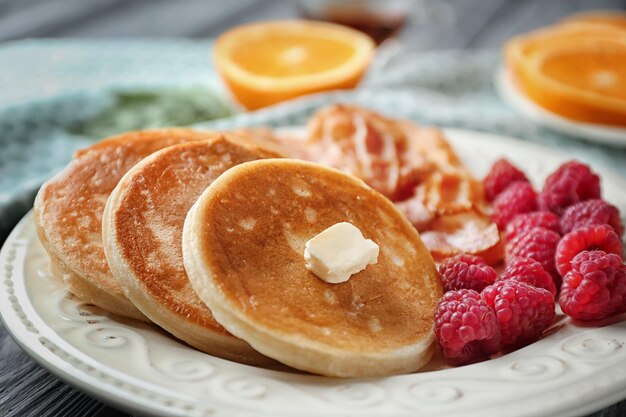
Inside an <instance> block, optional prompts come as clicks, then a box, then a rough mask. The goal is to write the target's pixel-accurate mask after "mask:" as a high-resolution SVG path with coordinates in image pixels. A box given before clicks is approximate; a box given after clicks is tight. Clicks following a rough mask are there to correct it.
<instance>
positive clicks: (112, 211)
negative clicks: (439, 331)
mask: <svg viewBox="0 0 626 417" xmlns="http://www.w3.org/2000/svg"><path fill="white" fill-rule="evenodd" d="M286 149H293V147H292V145H289V146H280V145H277V143H275V142H274V140H273V139H271V138H268V137H267V135H266V133H263V132H257V131H237V132H230V133H219V134H218V133H212V132H199V131H193V130H189V129H163V130H148V131H143V132H132V133H127V134H123V135H119V136H116V137H113V138H109V139H106V140H103V141H101V142H100V143H98V144H96V145H94V146H91V147H89V148H87V149H85V150H83V151H81V152H79V153H77V154H76V155H75V157H74V159H73V161H72V162H71V163H70V164H69V165H68V166H67V167H66V168H65V169H64V170H63V171H61V172H60V173H59V174H58V175H56V176H55V177H54V178H52V179H51V180H50V181H48V182H47V183H46V184H44V185H43V187H42V188H41V190H40V191H39V194H38V195H37V198H36V201H35V219H36V225H37V230H38V234H39V237H40V240H41V242H42V243H43V245H44V247H45V249H46V251H47V252H48V254H49V255H50V259H51V268H52V269H53V272H54V273H55V274H56V275H57V276H59V277H60V278H62V280H63V281H64V282H65V284H66V285H67V287H68V289H69V290H70V291H71V292H72V293H74V294H75V295H76V296H78V297H80V298H82V299H84V300H86V301H88V302H90V303H92V304H95V305H97V306H99V307H101V308H102V309H104V310H106V311H109V312H111V313H114V314H117V315H120V316H125V317H130V318H133V319H139V320H144V321H148V322H153V323H155V324H157V325H159V326H161V327H162V328H163V329H165V330H167V331H168V332H169V333H171V334H172V335H174V336H176V337H177V338H179V339H180V340H182V341H184V342H186V343H188V344H189V345H191V346H193V347H195V348H197V349H200V350H202V351H204V352H207V353H209V354H211V355H215V356H219V357H222V358H225V359H230V360H235V361H238V362H242V363H248V364H255V365H268V364H271V363H274V361H273V360H277V361H279V362H282V363H284V364H286V365H289V366H292V367H295V368H298V369H301V370H306V371H310V372H314V373H319V374H323V375H329V376H374V375H390V374H396V373H406V372H413V371H416V370H418V369H419V368H420V367H421V366H423V365H424V364H425V363H426V362H427V361H428V360H429V359H430V356H431V354H432V349H433V341H434V334H433V329H432V327H433V314H434V309H435V306H436V303H437V301H438V299H439V298H440V296H441V293H442V290H441V284H440V282H439V278H438V275H437V271H436V268H435V264H434V261H433V259H432V257H431V255H430V253H429V252H428V249H427V248H426V247H425V246H424V244H423V243H422V241H421V240H420V237H419V235H418V233H417V231H416V230H415V228H414V227H413V226H412V225H411V224H410V223H409V222H408V220H407V219H406V218H405V217H404V216H403V215H402V214H401V213H400V212H399V211H398V210H397V208H396V207H395V206H394V205H393V203H392V202H391V201H390V200H388V199H387V198H386V197H384V196H383V195H382V194H380V193H378V192H377V191H375V190H373V189H372V188H370V187H369V186H368V185H366V184H365V183H364V182H362V181H361V180H359V179H357V178H355V177H353V176H350V175H347V174H344V173H342V172H339V171H337V170H335V169H332V168H327V167H324V166H322V165H319V164H315V163H311V162H305V161H302V160H297V159H288V158H282V157H281V156H282V155H283V154H285V153H288V154H290V155H293V153H292V152H290V151H289V152H282V151H283V150H286ZM339 222H350V223H352V224H353V225H355V226H357V227H358V228H359V229H360V230H361V231H362V232H363V235H364V236H365V237H366V238H368V239H372V240H374V241H375V242H376V243H377V244H378V245H379V246H380V256H379V260H378V263H377V264H375V265H371V266H369V267H367V268H366V269H365V270H364V271H362V272H360V273H358V274H356V275H354V276H352V277H351V279H350V280H348V281H347V282H345V283H340V284H330V283H327V282H325V281H322V280H321V279H319V278H318V277H317V276H315V275H314V274H313V273H312V272H310V271H309V270H308V269H307V268H306V266H305V261H304V257H303V252H304V245H305V243H306V242H307V241H308V240H309V239H311V238H312V237H314V236H316V235H317V234H319V233H320V232H322V231H323V230H325V229H326V228H328V227H330V226H332V225H334V224H336V223H339Z"/></svg>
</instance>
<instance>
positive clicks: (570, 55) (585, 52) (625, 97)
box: [524, 38, 626, 126]
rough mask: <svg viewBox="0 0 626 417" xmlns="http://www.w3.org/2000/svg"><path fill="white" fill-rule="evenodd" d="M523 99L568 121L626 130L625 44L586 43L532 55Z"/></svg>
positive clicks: (593, 40)
mask: <svg viewBox="0 0 626 417" xmlns="http://www.w3.org/2000/svg"><path fill="white" fill-rule="evenodd" d="M528 69H529V72H528V74H527V75H528V79H527V80H526V81H527V82H526V83H525V85H524V89H525V93H526V94H527V95H528V96H529V97H530V98H531V99H532V100H533V101H535V102H536V103H538V104H539V105H541V106H542V107H544V108H546V109H548V110H550V111H552V112H554V113H557V114H560V115H562V116H565V117H567V118H570V119H575V120H580V121H584V122H590V123H601V124H610V125H619V126H626V39H623V38H622V39H613V40H608V39H606V38H587V39H584V40H577V41H576V42H572V43H570V44H563V43H561V44H558V43H557V44H554V45H551V46H547V47H543V48H541V49H540V50H538V51H537V52H536V53H534V54H532V55H531V57H530V59H529V62H528Z"/></svg>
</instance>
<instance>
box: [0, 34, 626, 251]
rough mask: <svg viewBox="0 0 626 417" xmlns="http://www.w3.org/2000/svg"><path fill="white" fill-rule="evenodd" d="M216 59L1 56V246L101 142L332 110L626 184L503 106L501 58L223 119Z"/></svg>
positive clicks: (168, 45)
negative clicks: (486, 137) (514, 146)
mask: <svg viewBox="0 0 626 417" xmlns="http://www.w3.org/2000/svg"><path fill="white" fill-rule="evenodd" d="M210 51H211V42H210V41H184V40H150V41H149V40H138V41H137V40H134V41H129V40H118V41H68V40H63V41H26V42H16V43H12V44H7V45H5V46H4V47H2V48H0V62H2V63H3V65H2V66H0V85H2V89H1V90H0V241H2V240H3V238H4V237H6V234H7V233H8V232H9V231H10V228H12V226H13V225H14V224H15V223H16V222H17V221H18V220H19V218H20V217H21V216H22V215H23V214H24V213H25V212H26V211H28V210H29V209H30V207H31V206H32V200H33V196H34V193H35V192H36V190H37V188H38V187H39V185H40V184H41V183H42V182H43V181H44V180H45V179H47V178H49V177H50V176H51V175H52V174H54V173H55V172H56V171H58V170H59V169H60V168H62V167H63V166H64V165H65V164H66V163H67V162H68V161H69V159H70V158H71V154H72V152H73V151H74V150H76V149H78V148H81V147H84V146H86V145H88V144H89V143H92V142H93V141H95V140H96V139H97V138H98V137H99V136H101V135H105V134H108V133H112V132H115V131H119V130H126V129H129V128H139V127H152V126H165V125H189V124H191V125H195V126H198V127H203V128H232V127H242V126H253V125H269V126H276V127H278V126H294V125H301V124H303V123H305V122H306V120H307V118H308V117H309V116H310V115H311V113H312V112H314V111H315V110H316V109H317V108H319V107H321V106H324V105H327V104H330V103H336V102H344V103H355V104H359V105H363V106H367V107H369V108H372V109H374V110H377V111H380V112H382V113H385V114H387V115H390V116H394V117H400V118H408V119H411V120H414V121H415V122H417V123H422V124H427V125H436V126H447V127H458V128H465V129H473V130H479V131H485V132H493V133H498V134H503V135H507V136H512V137H517V138H520V139H525V140H528V141H533V142H538V143H541V144H543V145H545V146H546V147H547V149H548V151H549V152H558V153H561V154H563V155H564V157H568V158H577V159H580V160H583V161H586V162H588V163H590V164H591V165H592V166H593V167H599V166H603V167H607V168H609V169H611V170H613V171H614V172H615V173H616V174H617V175H619V176H622V177H626V165H625V162H626V149H619V148H609V147H604V146H600V145H594V144H591V143H587V142H584V141H581V140H578V139H574V138H570V137H566V136H563V135H561V134H559V133H556V132H553V131H550V130H548V129H546V128H543V127H541V126H537V125H535V124H533V123H531V122H529V121H528V120H526V119H524V118H523V117H522V116H520V115H519V114H517V113H516V112H515V111H513V110H512V109H510V108H509V107H507V105H505V104H504V103H503V102H502V101H501V100H500V98H499V97H498V95H497V94H496V92H495V90H494V86H493V79H494V74H495V72H496V71H497V68H498V66H499V65H500V58H499V52H497V51H442V52H424V53H420V54H419V55H415V56H408V57H405V58H403V59H402V61H401V62H395V63H393V62H392V64H391V65H387V66H385V67H377V68H375V69H374V70H373V71H371V73H370V74H369V75H368V77H367V78H366V80H365V81H364V82H363V83H362V85H361V87H360V88H359V89H357V90H353V91H344V92H330V93H325V94H319V95H314V96H309V97H305V98H301V99H298V100H294V101H291V102H288V103H284V104H280V105H277V106H274V107H271V108H267V109H263V110H260V111H256V112H250V113H241V112H237V111H236V109H234V108H232V107H231V108H230V110H229V109H228V108H227V105H226V104H225V102H226V100H227V99H226V98H225V97H226V92H225V91H224V90H223V88H222V87H221V85H220V83H219V80H218V78H217V77H216V75H215V73H214V71H213V70H212V68H211V62H210V61H211V59H210ZM230 112H234V113H235V114H234V115H232V116H230V117H225V116H227V115H228V114H229V113H230Z"/></svg>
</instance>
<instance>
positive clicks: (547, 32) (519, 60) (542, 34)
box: [504, 22, 626, 85]
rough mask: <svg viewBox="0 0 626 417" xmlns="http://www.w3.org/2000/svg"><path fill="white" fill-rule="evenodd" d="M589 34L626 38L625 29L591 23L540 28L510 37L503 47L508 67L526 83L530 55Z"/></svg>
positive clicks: (601, 36)
mask: <svg viewBox="0 0 626 417" xmlns="http://www.w3.org/2000/svg"><path fill="white" fill-rule="evenodd" d="M589 37H594V38H607V39H614V38H616V37H618V38H619V37H626V30H624V29H621V28H618V27H613V26H609V25H603V24H598V23H590V22H568V23H563V24H560V25H556V26H551V27H548V28H544V29H540V30H537V31H534V32H530V33H527V34H525V35H521V36H517V37H515V38H513V39H511V40H510V41H509V42H507V44H506V45H505V48H504V55H505V61H506V64H507V67H508V68H509V69H510V70H511V71H512V75H513V76H514V77H515V78H516V81H518V82H519V83H521V84H522V85H525V84H526V83H527V76H526V75H527V73H528V62H529V58H530V56H531V55H532V54H533V53H535V52H537V51H538V50H541V49H543V48H546V47H550V46H551V45H556V44H566V45H568V44H569V45H571V44H573V43H574V44H575V43H576V42H577V41H578V40H585V39H588V38H589Z"/></svg>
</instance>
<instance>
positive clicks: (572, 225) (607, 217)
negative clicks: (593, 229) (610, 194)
mask: <svg viewBox="0 0 626 417" xmlns="http://www.w3.org/2000/svg"><path fill="white" fill-rule="evenodd" d="M590 224H608V225H609V226H611V227H612V228H613V230H615V233H617V235H618V236H622V235H623V234H624V225H623V224H622V219H621V218H620V213H619V209H618V208H617V207H615V206H614V205H612V204H609V203H607V202H606V201H604V200H600V199H593V200H587V201H581V202H580V203H576V204H574V205H571V206H569V207H568V208H567V209H566V210H565V212H564V213H563V216H562V217H561V233H563V234H567V233H569V232H571V231H572V230H575V229H578V228H579V227H583V226H588V225H590Z"/></svg>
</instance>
